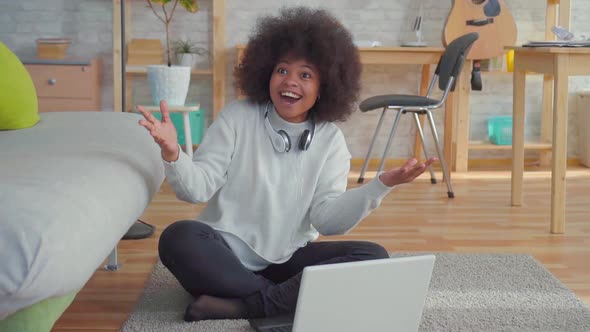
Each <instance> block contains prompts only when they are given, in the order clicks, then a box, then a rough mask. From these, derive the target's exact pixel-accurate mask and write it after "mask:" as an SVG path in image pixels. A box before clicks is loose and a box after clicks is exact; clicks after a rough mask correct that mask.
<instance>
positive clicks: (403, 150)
mask: <svg viewBox="0 0 590 332" xmlns="http://www.w3.org/2000/svg"><path fill="white" fill-rule="evenodd" d="M211 1H213V0H207V1H199V5H200V8H201V10H200V11H199V12H198V13H196V14H188V13H184V12H183V11H182V10H178V12H177V13H176V14H175V19H174V22H173V23H172V27H171V28H172V30H171V35H172V36H173V38H177V37H189V38H191V39H193V40H195V41H198V42H199V43H200V44H201V45H203V46H206V45H210V43H211V16H210V11H211ZM506 2H507V5H508V7H509V8H510V10H511V12H512V14H513V16H514V18H515V20H516V23H517V27H518V41H519V42H523V41H526V40H532V39H542V38H543V37H544V24H545V23H544V22H545V1H544V0H506ZM424 3H425V13H424V14H425V18H424V38H425V40H426V41H427V42H428V43H429V44H431V45H433V46H439V45H441V41H440V39H441V32H442V29H443V26H444V22H445V19H446V16H447V15H448V12H449V10H450V7H451V1H441V0H424ZM290 5H309V6H312V7H318V6H321V7H323V8H326V9H329V10H330V11H331V12H332V13H334V15H335V16H336V17H338V18H339V19H340V20H341V21H342V23H343V24H344V25H345V26H347V27H348V28H349V29H350V30H351V32H352V34H353V35H354V37H355V38H356V39H358V40H379V41H381V42H382V43H383V44H384V45H397V44H399V43H400V42H402V41H405V40H408V39H411V38H412V37H413V34H412V33H411V31H410V27H411V24H412V22H413V19H414V16H415V14H416V12H417V8H418V1H410V0H364V1H357V0H323V1H311V0H308V1H295V0H292V1H285V0H283V1H276V0H249V1H244V0H226V28H225V34H226V41H225V42H226V47H227V60H228V63H227V75H228V83H227V88H226V92H227V94H226V100H227V101H231V100H233V99H234V98H235V90H234V88H233V79H232V77H231V73H232V68H233V66H234V65H235V57H236V52H235V48H234V47H235V45H236V44H244V43H246V42H247V39H248V36H249V33H250V31H251V29H252V28H253V26H254V23H255V21H256V18H257V17H259V16H260V15H262V14H272V13H276V12H277V10H278V9H279V8H280V7H282V6H290ZM111 6H112V2H111V1H110V0H51V1H44V0H29V1H22V2H20V1H19V2H8V1H0V40H1V41H2V42H4V43H5V44H6V45H7V46H8V47H9V48H11V49H12V50H14V51H15V52H16V53H17V54H18V55H20V56H23V57H30V56H34V54H35V39H36V38H39V37H70V38H72V39H73V44H72V46H71V49H70V54H71V55H74V56H81V57H91V56H100V57H101V58H102V59H103V61H104V64H105V68H104V69H105V71H104V92H103V104H104V106H105V108H106V109H112V104H113V103H112V73H111V68H112V55H111V52H112V46H111V45H112V41H111V27H112V15H111ZM179 9H180V8H179ZM132 13H133V17H132V21H133V25H132V27H131V30H132V33H133V37H136V38H159V37H162V40H163V35H164V34H163V31H164V28H163V25H162V24H161V23H160V22H159V21H158V20H157V19H156V18H155V16H154V15H153V14H152V12H151V10H150V9H149V8H148V7H147V6H146V5H145V2H144V1H141V0H134V2H133V8H132ZM588 13H590V0H572V30H573V31H574V32H575V33H576V34H581V35H586V36H590V19H589V18H590V14H588ZM419 75H420V68H419V66H382V65H371V66H365V67H364V69H363V90H362V92H361V99H362V98H367V97H369V96H372V95H375V94H385V93H417V92H418V84H419V82H418V80H419ZM483 79H484V90H483V91H481V92H479V91H473V92H472V94H471V134H470V135H471V139H474V140H482V139H485V137H486V135H487V126H486V121H487V118H488V116H490V115H499V114H510V113H511V108H512V79H511V76H510V75H508V74H488V75H484V76H483ZM589 89H590V78H587V77H575V78H571V79H570V127H569V132H570V135H569V150H570V156H573V155H575V144H576V136H577V135H576V134H575V133H576V132H577V127H576V121H575V120H576V112H574V110H575V98H574V96H575V93H576V91H579V90H589ZM211 92H212V89H211V84H210V82H209V80H208V77H198V76H196V77H193V84H192V87H191V92H190V95H189V100H188V101H189V102H195V101H199V102H201V104H202V105H203V106H204V107H205V108H206V109H208V110H210V109H211V99H210V95H211ZM134 101H135V102H137V103H139V102H142V101H149V89H148V87H147V84H145V82H141V80H136V82H135V84H134ZM526 108H527V116H526V136H527V137H528V138H529V139H532V138H534V137H536V136H538V134H539V118H540V111H541V77H540V76H538V75H531V76H529V77H527V103H526ZM437 115H438V117H437V125H438V128H439V130H440V134H441V136H442V134H443V131H444V128H443V125H442V112H438V113H437ZM377 120H378V114H377V113H375V114H361V113H360V112H356V113H355V114H354V115H353V116H352V118H351V119H350V120H349V121H348V122H346V123H340V124H339V126H340V127H341V128H342V130H343V132H344V134H345V136H346V138H347V141H348V144H349V149H350V151H351V153H352V155H353V157H356V158H362V157H364V155H365V153H366V149H367V147H368V145H369V143H370V139H371V136H372V133H373V129H374V127H375V125H376V123H377ZM390 120H392V118H390ZM402 120H403V122H402V123H401V127H400V130H399V131H398V134H397V135H396V139H395V140H394V145H393V149H392V152H391V156H392V157H393V158H404V157H407V156H410V154H411V151H412V142H413V136H414V131H415V129H414V127H413V125H412V123H411V122H410V121H409V120H410V118H409V117H404V118H403V119H402ZM386 135H387V133H386V132H385V131H383V133H382V135H381V137H379V140H378V146H377V147H376V149H375V150H374V156H375V157H377V156H379V155H380V151H382V148H383V146H384V144H385V140H386V138H387V137H386ZM429 146H430V149H431V150H432V144H431V143H429ZM507 156H509V154H507V153H506V152H503V153H502V152H499V153H489V152H483V153H481V152H480V153H479V154H478V153H476V152H474V153H472V154H470V157H474V158H487V157H492V158H496V157H507Z"/></svg>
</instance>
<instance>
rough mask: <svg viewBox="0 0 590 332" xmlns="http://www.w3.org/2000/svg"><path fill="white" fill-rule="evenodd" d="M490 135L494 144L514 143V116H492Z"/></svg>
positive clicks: (489, 121)
mask: <svg viewBox="0 0 590 332" xmlns="http://www.w3.org/2000/svg"><path fill="white" fill-rule="evenodd" d="M488 137H489V139H490V142H492V144H496V145H512V116H509V115H502V116H492V117H490V118H489V119H488Z"/></svg>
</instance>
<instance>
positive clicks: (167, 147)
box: [137, 100, 180, 162]
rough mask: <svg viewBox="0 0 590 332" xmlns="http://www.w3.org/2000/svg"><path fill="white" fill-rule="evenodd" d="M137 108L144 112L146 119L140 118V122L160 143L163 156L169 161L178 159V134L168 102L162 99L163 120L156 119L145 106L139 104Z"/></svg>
mask: <svg viewBox="0 0 590 332" xmlns="http://www.w3.org/2000/svg"><path fill="white" fill-rule="evenodd" d="M137 110H138V111H139V112H141V114H143V117H144V118H145V119H141V120H139V124H140V125H141V126H143V127H144V128H145V129H147V130H148V131H149V133H150V135H152V137H153V138H154V141H155V142H156V143H158V145H159V146H160V149H161V150H162V158H163V159H164V160H166V161H167V162H173V161H176V160H178V154H179V153H180V149H179V148H178V135H177V133H176V128H174V124H173V123H172V120H170V112H168V104H166V102H165V101H163V100H162V101H160V113H162V121H159V120H158V119H156V118H155V117H154V116H153V115H152V114H151V113H150V112H148V111H146V110H145V109H144V108H143V107H141V106H137Z"/></svg>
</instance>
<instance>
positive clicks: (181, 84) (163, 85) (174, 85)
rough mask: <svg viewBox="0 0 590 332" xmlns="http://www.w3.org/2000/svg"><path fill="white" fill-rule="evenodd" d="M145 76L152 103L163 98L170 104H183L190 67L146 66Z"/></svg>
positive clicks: (188, 82) (189, 79) (188, 83)
mask: <svg viewBox="0 0 590 332" xmlns="http://www.w3.org/2000/svg"><path fill="white" fill-rule="evenodd" d="M147 77H148V81H149V82H150V90H151V92H152V99H153V101H154V105H159V104H160V101H161V100H165V101H166V102H167V103H168V105H171V106H183V105H184V102H185V101H186V95H187V94H188V87H189V85H190V81H191V67H187V66H171V67H168V66H166V65H149V66H147Z"/></svg>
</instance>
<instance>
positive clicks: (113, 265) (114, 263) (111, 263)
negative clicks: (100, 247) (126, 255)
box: [104, 245, 121, 271]
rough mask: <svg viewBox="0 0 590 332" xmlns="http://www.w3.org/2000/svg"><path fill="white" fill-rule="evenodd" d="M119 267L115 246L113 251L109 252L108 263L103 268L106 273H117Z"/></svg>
mask: <svg viewBox="0 0 590 332" xmlns="http://www.w3.org/2000/svg"><path fill="white" fill-rule="evenodd" d="M120 267H121V264H119V261H118V259H117V246H116V245H115V248H113V251H111V253H110V254H109V258H108V262H107V264H106V265H105V266H104V268H105V269H106V270H108V271H117V270H119V268H120Z"/></svg>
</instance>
